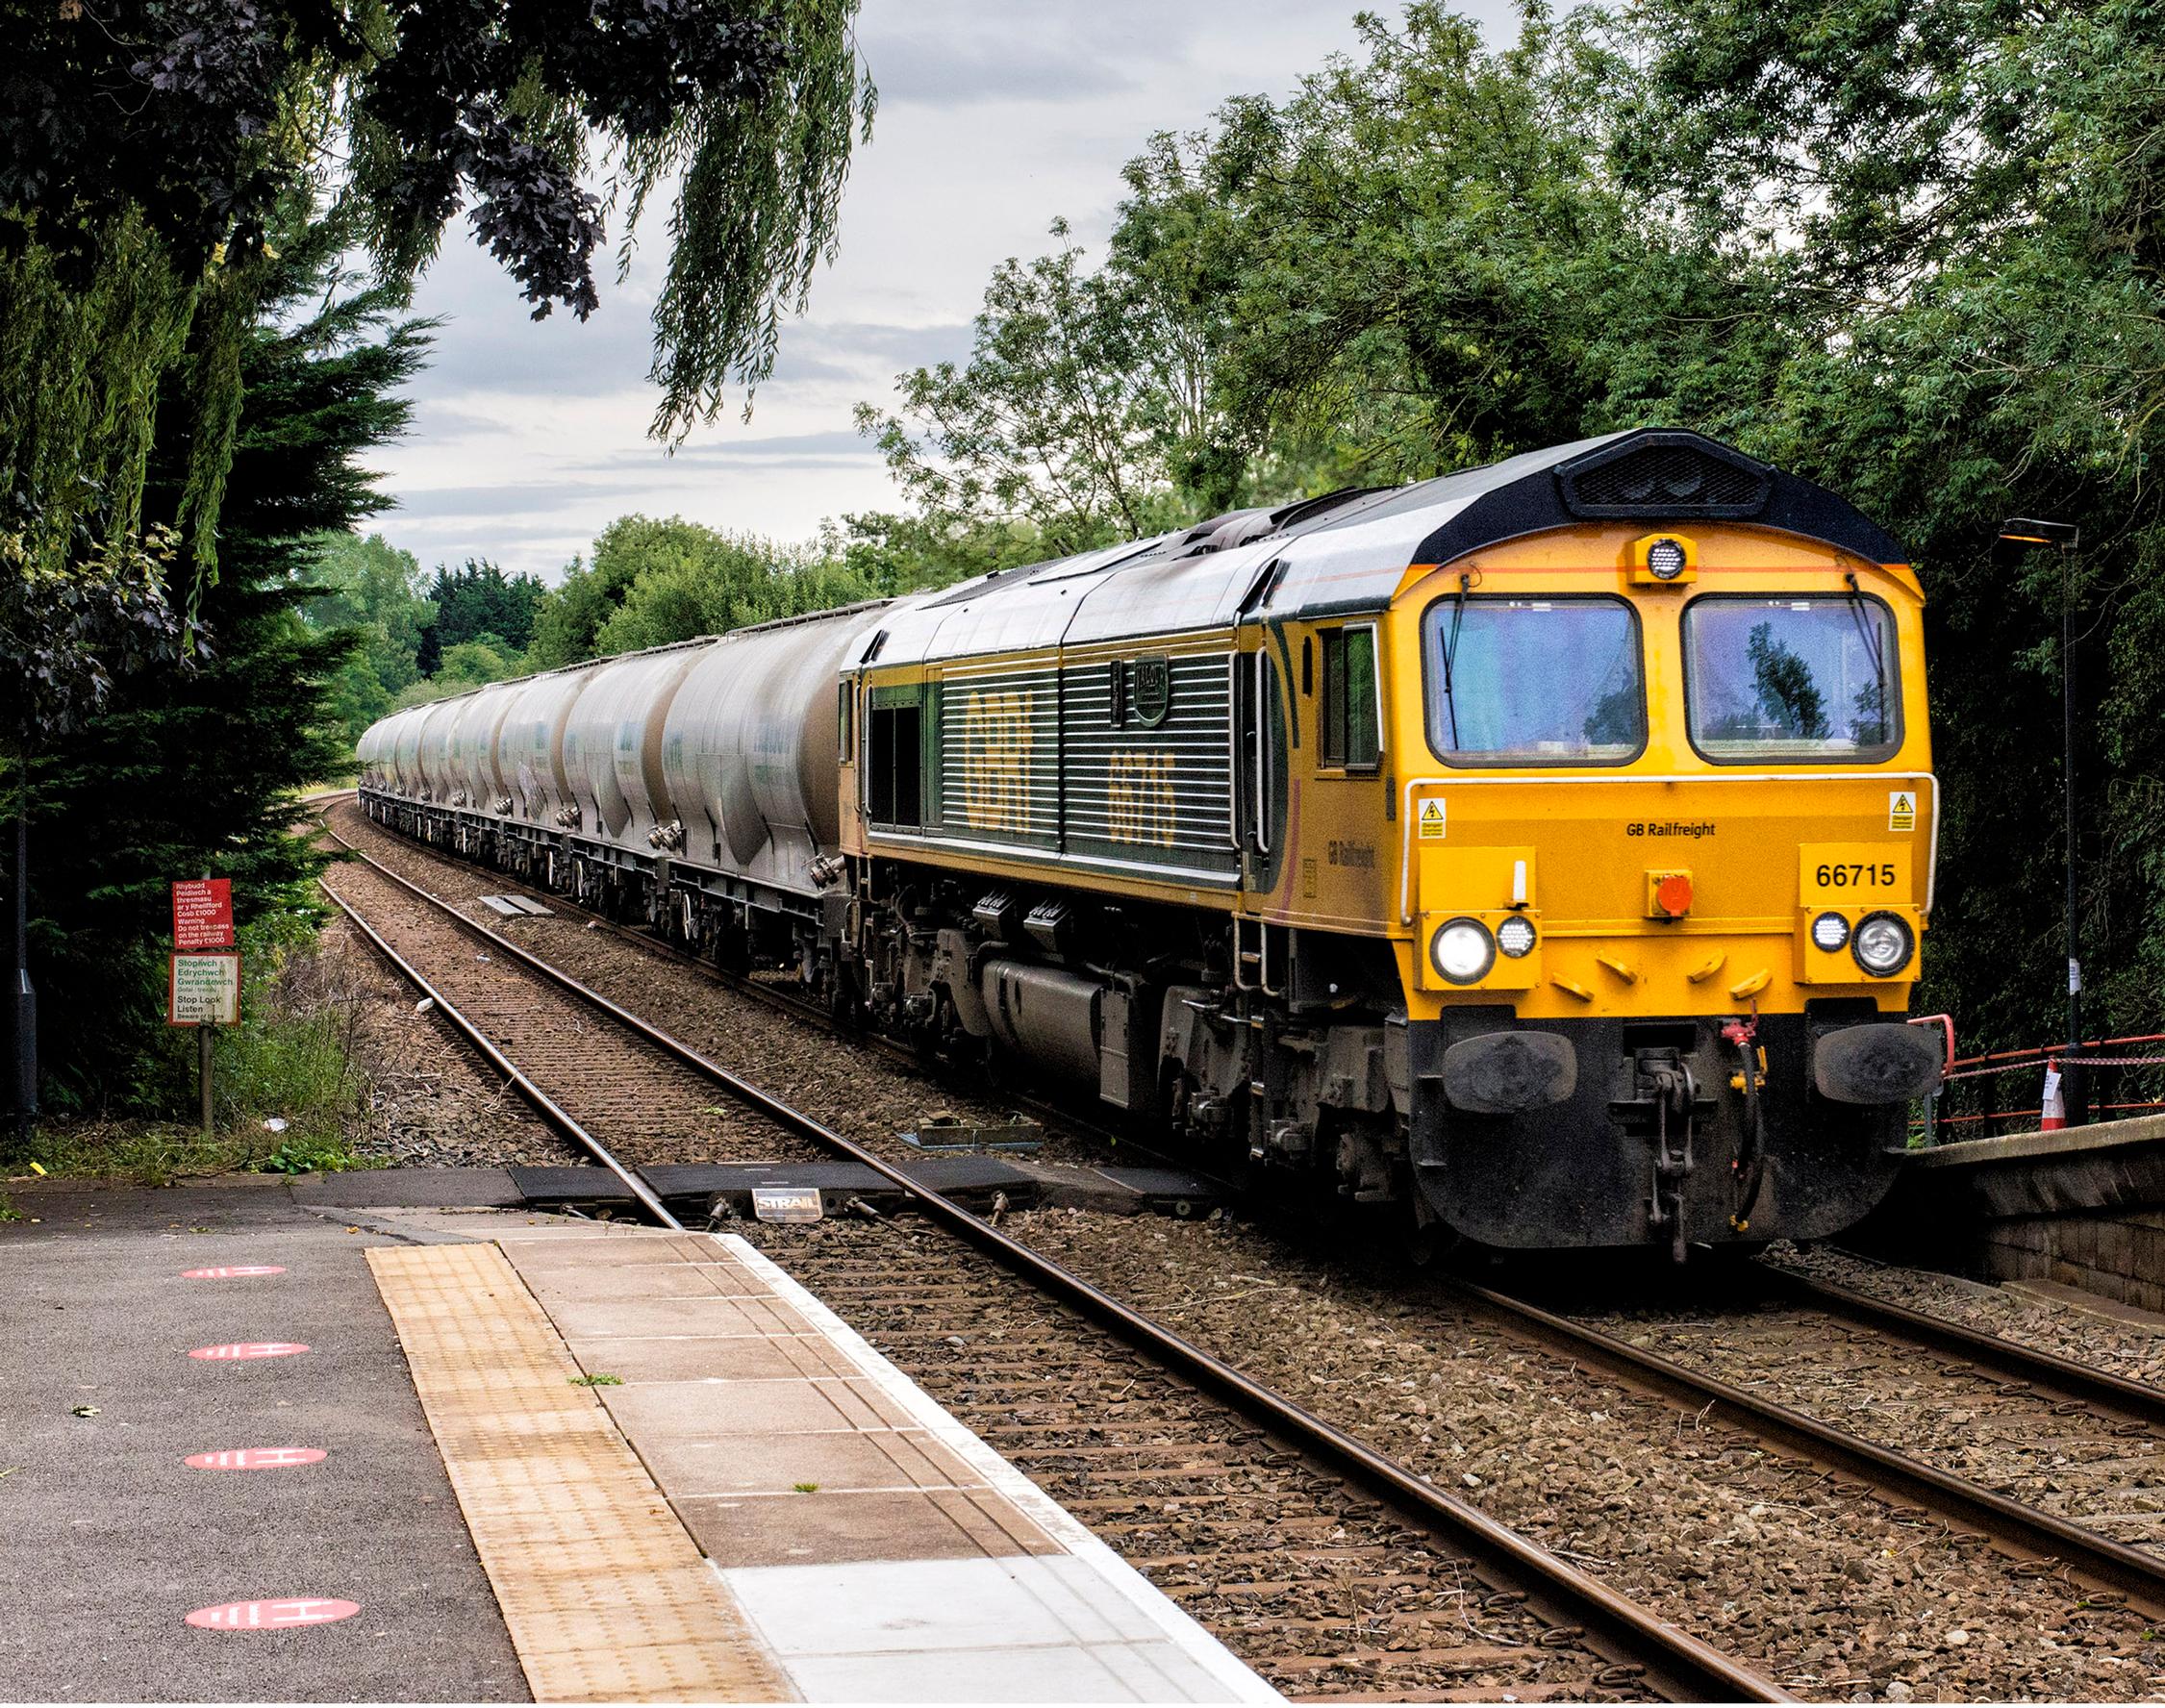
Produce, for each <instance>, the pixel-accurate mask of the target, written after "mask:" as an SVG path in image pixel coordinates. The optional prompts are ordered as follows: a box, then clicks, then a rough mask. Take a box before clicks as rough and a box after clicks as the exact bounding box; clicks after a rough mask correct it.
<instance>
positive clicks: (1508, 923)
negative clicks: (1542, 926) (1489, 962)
mask: <svg viewBox="0 0 2165 1708" xmlns="http://www.w3.org/2000/svg"><path fill="white" fill-rule="evenodd" d="M1533 941H1534V931H1533V921H1532V920H1531V919H1506V920H1504V921H1503V923H1502V924H1500V925H1498V927H1497V928H1496V946H1497V947H1498V949H1500V950H1502V951H1503V953H1504V954H1506V955H1508V956H1510V957H1511V959H1512V960H1514V961H1516V960H1518V959H1519V958H1520V957H1521V956H1523V955H1530V954H1532V953H1533Z"/></svg>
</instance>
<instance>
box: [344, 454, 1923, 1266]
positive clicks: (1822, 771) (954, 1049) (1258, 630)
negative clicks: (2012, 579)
mask: <svg viewBox="0 0 2165 1708" xmlns="http://www.w3.org/2000/svg"><path fill="white" fill-rule="evenodd" d="M1922 604H1923V599H1922V594H1921V592H1920V590H1919V588H1918V584H1917V581H1916V578H1915V576H1914V575H1913V574H1912V573H1911V572H1910V570H1909V568H1908V567H1907V566H1906V565H1904V564H1903V563H1902V562H1901V550H1900V548H1899V547H1898V546H1897V545H1896V544H1895V542H1894V541H1893V540H1891V539H1889V538H1888V537H1887V536H1886V535H1885V534H1884V533H1883V532H1881V530H1879V529H1878V528H1877V527H1875V525H1874V524H1873V523H1872V522H1870V521H1869V520H1867V519H1866V518H1865V517H1864V516H1862V515H1859V514H1858V513H1857V512H1856V511H1855V510H1853V509H1852V508H1851V507H1850V506H1849V505H1847V504H1845V503H1844V502H1842V501H1841V500H1840V499H1838V498H1836V497H1834V496H1833V495H1831V494H1830V493H1828V492H1826V491H1825V490H1822V489H1820V488H1818V487H1815V486H1813V485H1811V484H1810V483H1809V482H1806V481H1803V480H1800V479H1799V478H1797V477H1795V476H1792V475H1788V474H1785V473H1783V472H1782V471H1780V470H1778V469H1775V468H1773V467H1770V466H1768V465H1764V464H1761V463H1759V462H1756V461H1754V460H1752V459H1750V458H1749V457H1746V456H1743V455H1742V454H1740V453H1738V452H1736V451H1734V450H1732V449H1730V448H1728V447H1726V446H1724V445H1721V444H1719V443H1716V442H1714V441H1712V440H1707V439H1705V438H1702V437H1700V436H1699V435H1696V434H1691V433H1684V432H1673V431H1656V430H1641V431H1635V432H1629V433H1624V434H1618V435H1613V436H1610V437H1607V438H1603V439H1598V440H1585V441H1582V442H1579V443H1576V444H1570V445H1564V446H1560V447H1557V448H1555V449H1552V450H1547V451H1540V452H1534V453H1529V454H1527V455H1523V456H1520V457H1515V458H1512V459H1510V460H1508V461H1506V462H1503V463H1499V464H1497V465H1492V466H1489V467H1484V468H1478V469H1473V470H1469V471H1467V472H1464V473H1459V474H1453V475H1448V476H1445V477H1443V478H1440V479H1437V480H1431V481H1426V482H1422V483H1421V484H1418V485H1415V486H1411V487H1405V488H1400V489H1396V490H1369V491H1353V492H1340V493H1333V494H1331V495H1329V496H1327V497H1322V498H1317V499H1312V500H1308V501H1305V502H1303V503H1299V504H1295V505H1290V506H1286V507H1282V508H1277V509H1270V510H1253V511H1245V512H1240V513H1236V514H1234V515H1226V516H1219V517H1215V518H1213V519H1212V520H1210V521H1208V522H1205V523H1203V524H1201V525H1199V526H1197V527H1196V528H1192V529H1188V530H1183V531H1180V532H1177V533H1174V534H1170V535H1166V536H1163V537H1160V538H1157V539H1154V540H1145V541H1141V542H1136V543H1133V544H1127V545H1121V546H1116V547H1111V548H1107V549H1104V550H1100V551H1096V552H1092V553H1088V554H1085V555H1083V556H1080V557H1075V558H1070V559H1064V560H1061V561H1058V562H1054V563H1049V564H1041V565H1033V566H1030V567H1027V568H1020V569H1013V570H1007V571H1004V572H1000V573H995V574H992V575H987V576H983V577H980V578H978V579H976V580H973V581H970V582H967V583H964V584H962V585H960V586H956V587H951V588H947V589H944V590H940V591H938V592H935V593H929V594H923V595H918V596H913V597H910V598H905V599H900V600H894V601H890V602H884V603H880V604H875V605H869V606H860V607H854V608H851V609H850V610H847V611H843V612H836V613H829V614H824V615H820V616H818V617H812V618H806V619H799V620H796V621H793V622H788V623H782V624H774V625H768V626H766V627H764V628H760V629H752V630H743V631H739V632H738V633H736V634H733V635H730V636H726V637H723V638H721V639H719V640H709V641H700V642H692V643H690V644H689V645H687V646H683V647H677V648H670V649H664V650H662V651H659V652H654V653H646V654H639V655H634V656H632V657H630V658H626V659H619V660H612V661H601V662H599V663H597V664H595V665H592V666H580V667H578V668H576V669H573V670H569V671H560V672H553V673H551V674H549V675H546V676H541V677H536V678H531V679H528V680H527V681H525V682H522V683H515V684H499V685H496V686H495V687H494V688H491V689H488V690H483V691H480V692H479V693H477V694H475V695H471V696H466V698H465V699H463V700H454V701H446V702H441V703H439V704H438V705H436V706H430V707H421V708H416V709H415V711H413V712H408V713H403V714H400V715H398V716H397V717H394V718H392V719H389V720H387V721H386V723H385V724H382V725H378V726H377V727H376V728H375V729H373V730H371V731H369V732H368V734H367V736H366V737H365V739H364V741H363V746H362V755H361V757H362V760H363V766H364V775H363V795H364V799H365V802H366V803H367V807H368V810H369V811H370V813H371V814H373V815H374V816H377V817H378V818H379V819H382V820H383V821H385V822H387V823H390V824H392V825H395V826H396V827H398V828H400V829H402V830H404V831H406V832H408V833H410V834H415V835H421V836H425V837H428V838H430V839H432V840H435V841H440V842H442V843H444V844H446V845H449V846H453V847H456V848H458V849H460V850H461V851H463V852H466V853H467V854H469V855H472V856H477V857H480V858H484V859H488V860H491V861H492V862H494V863H496V864H498V865H501V866H504V867H510V868H513V869H516V870H518V871H520V872H522V873H524V874H526V875H527V876H529V877H531V878H533V879H534V880H535V881H537V882H542V883H548V884H552V885H554V886H555V887H557V888H559V889H562V890H565V891H566V892H570V893H573V894H576V895H578V896H580V897H581V898H582V899H585V900H588V901H590V902H592V903H595V904H597V905H603V906H608V907H610V908H612V909H613V910H615V911H617V912H618V913H619V914H623V915H627V916H631V917H641V918H643V919H645V920H647V921H648V922H649V923H651V924H653V925H654V926H656V927H657V928H659V929H662V930H665V931H667V932H668V933H669V934H671V935H672V936H673V937H675V938H677V939H679V940H681V941H683V942H688V943H692V944H694V945H697V946H699V947H701V948H702V949H705V950H708V951H711V952H713V953H714V954H716V955H717V958H718V959H721V960H723V961H725V962H735V963H743V961H745V960H746V959H748V958H752V957H759V958H764V959H767V960H769V961H776V960H781V959H785V958H786V959H787V960H789V961H790V962H792V963H793V964H794V965H795V966H796V967H798V968H799V969H800V971H801V974H802V976H803V978H804V980H805V981H806V983H807V984H808V985H810V986H812V987H814V988H815V989H817V990H818V991H820V992H823V993H824V994H825V995H826V996H827V998H828V999H829V1000H830V1001H831V1002H832V1003H833V1004H834V1006H835V1007H836V1009H837V1011H838V1012H842V1013H845V1014H848V1015H850V1016H852V1017H859V1018H861V1019H862V1020H863V1021H865V1022H866V1023H868V1024H870V1025H873V1026H876V1027H878V1028H880V1029H882V1030H885V1031H888V1032H891V1033H894V1034H895V1035H898V1036H902V1037H906V1038H908V1039H910V1040H912V1041H914V1042H917V1043H918V1044H919V1045H920V1046H921V1047H924V1048H927V1049H930V1050H936V1051H939V1052H942V1053H944V1054H945V1055H947V1056H949V1057H951V1058H960V1059H969V1060H975V1059H979V1058H983V1059H985V1060H987V1061H988V1062H991V1063H995V1064H1003V1065H1005V1066H1006V1067H1007V1068H1010V1069H1012V1070H1018V1071H1020V1072H1021V1073H1022V1074H1025V1075H1027V1076H1029V1077H1031V1078H1034V1079H1038V1080H1042V1081H1045V1082H1047V1083H1062V1084H1067V1085H1070V1086H1072V1087H1075V1088H1078V1089H1081V1090H1084V1091H1086V1092H1087V1093H1090V1094H1092V1095H1094V1096H1095V1097H1096V1098H1097V1099H1099V1100H1100V1102H1101V1104H1102V1105H1104V1106H1106V1107H1107V1108H1108V1109H1110V1110H1113V1111H1120V1112H1125V1116H1124V1118H1127V1119H1130V1120H1134V1121H1137V1122H1140V1123H1145V1124H1146V1125H1148V1126H1150V1127H1152V1128H1154V1129H1156V1130H1159V1131H1161V1132H1166V1131H1170V1132H1171V1134H1174V1135H1177V1136H1178V1137H1179V1138H1181V1139H1182V1140H1184V1141H1186V1142H1187V1143H1191V1144H1193V1145H1194V1146H1195V1147H1196V1150H1197V1151H1198V1152H1199V1153H1200V1155H1201V1156H1202V1157H1203V1158H1204V1159H1206V1160H1208V1161H1210V1162H1212V1163H1214V1164H1216V1165H1218V1166H1220V1167H1228V1166H1232V1167H1239V1168H1249V1169H1254V1170H1280V1169H1282V1170H1288V1171H1291V1172H1292V1173H1293V1174H1294V1175H1296V1176H1297V1177H1299V1178H1303V1179H1306V1180H1308V1181H1310V1182H1313V1183H1314V1185H1315V1187H1316V1188H1317V1190H1320V1191H1326V1192H1329V1193H1334V1194H1336V1195H1338V1196H1342V1197H1347V1198H1351V1199H1354V1200H1357V1201H1359V1202H1362V1203H1369V1204H1379V1205H1381V1204H1391V1205H1402V1206H1403V1207H1404V1209H1405V1211H1406V1213H1408V1214H1410V1216H1411V1218H1413V1219H1414V1220H1415V1221H1416V1222H1417V1223H1419V1224H1420V1225H1421V1226H1422V1227H1424V1228H1427V1229H1429V1230H1432V1231H1433V1232H1436V1233H1448V1234H1449V1235H1452V1236H1455V1237H1457V1238H1459V1239H1462V1240H1464V1241H1468V1242H1472V1243H1476V1244H1479V1245H1484V1246H1490V1247H1498V1248H1515V1249H1528V1248H1538V1249H1559V1248H1588V1247H1591V1248H1617V1247H1632V1246H1649V1245H1651V1246H1657V1247H1665V1248H1667V1249H1669V1250H1672V1251H1673V1252H1674V1253H1675V1255H1677V1256H1678V1257H1682V1256H1684V1255H1685V1254H1686V1253H1687V1252H1688V1251H1689V1250H1690V1249H1692V1248H1694V1247H1718V1246H1734V1245H1739V1244H1744V1245H1754V1244H1758V1243H1764V1242H1765V1241H1767V1240H1770V1239H1774V1238H1780V1237H1789V1238H1814V1237H1820V1236H1825V1235H1827V1234H1831V1233H1833V1232H1836V1231H1838V1230H1839V1229H1841V1228H1843V1227H1845V1226H1847V1225H1848V1224H1850V1222H1853V1221H1854V1220H1856V1219H1857V1218H1859V1217H1861V1216H1862V1215H1864V1214H1865V1213H1866V1212H1867V1211H1869V1210H1871V1209H1872V1208H1873V1206H1874V1205H1875V1204H1876V1203H1877V1201H1878V1200H1879V1198H1880V1197H1881V1196H1882V1195H1883V1193H1885V1191H1886V1190H1887V1188H1888V1186H1889V1185H1890V1184H1891V1182H1892V1179H1893V1176H1894V1173H1895V1170H1896V1168H1898V1166H1899V1162H1900V1156H1901V1148H1900V1147H1901V1142H1902V1134H1903V1123H1904V1118H1905V1115H1906V1110H1907V1105H1908V1103H1909V1101H1910V1099H1912V1098H1914V1097H1917V1096H1920V1095H1922V1094H1924V1093H1926V1092H1928V1091H1929V1090H1930V1089H1932V1088H1933V1087H1934V1086H1935V1085H1936V1084H1937V1083H1938V1079H1939V1075H1940V1073H1941V1071H1942V1060H1941V1045H1940V1043H1939V1042H1938V1040H1937V1038H1936V1036H1935V1035H1933V1034H1931V1033H1929V1032H1927V1031H1926V1030H1925V1029H1922V1028H1919V1027H1914V1026H1911V1025H1908V1024H1907V1023H1906V1022H1905V1016H1906V1010H1907V1003H1908V996H1909V991H1910V987H1911V984H1912V982H1913V981H1914V979H1915V977H1916V973H1917V953H1918V948H1919V943H1920V940H1921V938H1922V935H1923V932H1924V930H1925V927H1926V920H1927V918H1928V916H1929V913H1930V907H1931V885H1932V869H1933V853H1934V836H1935V827H1936V823H1937V813H1938V791H1937V790H1936V788H1935V786H1934V783H1933V779H1932V776H1931V774H1930V758H1929V745H1928V740H1927V732H1926V700H1925V666H1924V655H1923V649H1922V644H1921V638H1920V613H1921V609H1922Z"/></svg>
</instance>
